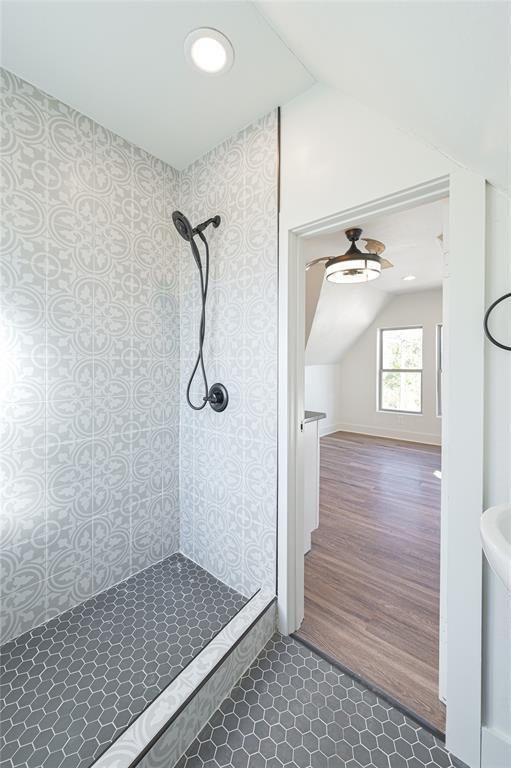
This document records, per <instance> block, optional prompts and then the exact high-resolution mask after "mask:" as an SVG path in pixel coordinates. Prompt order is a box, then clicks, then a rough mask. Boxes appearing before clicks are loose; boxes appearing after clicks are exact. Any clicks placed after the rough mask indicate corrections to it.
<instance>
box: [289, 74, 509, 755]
mask: <svg viewBox="0 0 511 768" xmlns="http://www.w3.org/2000/svg"><path fill="white" fill-rule="evenodd" d="M281 146H282V156H281V184H282V186H281V232H282V238H281V242H280V246H281V252H284V251H285V249H286V248H287V232H288V231H289V230H290V229H293V228H295V227H299V226H302V225H303V224H305V223H306V222H310V221H313V220H315V219H323V218H325V217H327V216H328V215H333V214H335V213H337V212H338V211H345V210H348V209H349V208H351V207H355V206H358V205H361V204H363V203H366V202H367V201H370V200H375V199H377V198H379V197H384V196H386V195H389V194H392V193H394V192H396V191H397V190H401V189H406V188H408V187H413V186H414V185H417V184H420V183H422V182H424V181H425V180H427V179H433V178H436V177H440V176H442V175H444V174H449V173H456V172H457V171H458V170H459V166H457V165H456V164H455V163H454V162H452V161H451V160H449V159H448V158H446V157H445V156H443V155H441V154H440V153H439V152H437V151H436V150H434V149H432V148H428V147H427V146H425V145H423V144H421V143H420V142H418V141H416V140H415V139H413V138H412V137H411V136H409V135H408V134H405V133H401V132H400V131H398V130H396V128H395V127H394V126H392V125H391V124H390V123H389V122H387V121H386V120H385V119H384V118H382V117H381V116H380V115H378V114H376V113H373V112H371V111H370V110H368V109H366V108H364V107H362V106H361V105H360V104H358V103H357V102H355V101H353V100H351V99H348V98H345V97H344V96H341V95H340V94H339V93H337V92H335V91H333V90H331V89H329V88H326V87H324V86H320V85H317V86H314V87H313V88H311V89H310V90H309V91H308V92H307V93H305V94H303V95H302V96H300V97H298V98H297V99H294V100H293V101H292V102H290V103H289V104H287V105H285V106H284V107H283V110H282V144H281ZM494 197H496V193H495V192H494V191H493V190H491V189H490V190H489V194H488V203H489V230H490V233H491V232H492V230H493V229H494V228H495V229H500V235H499V236H498V239H496V236H493V237H491V238H490V240H489V242H488V247H487V254H486V259H487V265H488V289H487V290H488V293H487V298H488V299H489V298H491V297H493V296H494V295H495V293H497V295H498V291H499V290H500V291H501V292H503V291H505V290H506V289H508V286H509V267H508V266H506V265H508V263H509V234H507V240H506V234H505V233H506V231H507V233H508V232H509V230H506V227H508V226H509V225H508V224H506V219H507V220H508V217H509V204H508V203H507V204H506V203H505V202H504V201H503V202H501V203H500V204H499V212H498V214H497V212H496V210H495V205H494V203H495V201H494V200H493V198H494ZM497 216H498V217H500V222H501V223H500V224H499V223H498V222H497ZM490 294H491V295H490ZM507 316H508V317H509V315H507ZM481 322H482V318H481ZM487 346H488V358H487V366H486V376H487V384H489V386H490V388H491V391H490V392H489V394H488V396H487V401H488V412H487V414H486V420H485V429H486V436H485V448H486V452H487V465H486V469H485V483H486V497H487V499H490V498H491V499H492V502H497V501H499V502H505V501H508V500H509V496H510V488H509V481H507V482H506V481H505V480H504V479H503V476H504V475H506V474H507V475H509V473H510V471H509V469H510V468H509V454H510V450H511V434H510V430H509V404H508V399H509V395H508V394H506V393H509V391H510V390H511V374H510V370H509V354H508V355H507V356H506V353H502V354H500V353H499V351H498V350H494V349H493V348H490V347H489V345H487ZM499 414H504V415H505V416H504V418H501V416H500V415H499ZM490 464H491V466H490ZM497 467H498V468H499V469H497ZM486 601H487V604H492V603H493V601H494V595H493V594H492V592H491V590H489V591H487V593H486ZM503 634H504V636H505V637H501V639H500V640H499V638H498V637H497V636H496V632H495V627H494V626H493V624H492V623H491V622H489V621H488V618H487V616H485V623H484V635H485V642H486V648H487V649H491V654H492V656H491V657H492V659H493V662H492V666H489V665H488V660H487V659H486V660H485V666H484V669H483V678H484V684H485V691H486V702H485V720H486V724H487V725H488V726H489V727H490V728H491V729H497V726H498V727H499V729H500V730H501V731H502V732H503V733H507V734H508V736H511V725H510V724H509V719H508V718H507V717H505V716H504V717H503V716H502V715H501V714H500V712H502V708H503V706H504V712H506V711H508V708H509V702H511V686H507V687H506V688H505V690H504V691H503V692H502V684H501V678H502V676H504V675H506V674H507V672H508V670H509V655H508V653H507V652H506V649H505V647H504V646H505V640H506V639H507V643H508V644H509V642H510V639H509V634H508V632H507V629H506V630H505V631H504V633H503ZM471 673H472V671H471V670H470V669H467V670H466V676H467V678H468V676H470V675H471ZM497 710H499V713H497ZM467 738H468V741H470V742H471V743H473V734H472V735H468V737H467ZM462 746H463V745H462ZM461 751H463V748H462V749H461V750H460V752H461ZM460 757H461V754H460ZM477 759H478V758H477V757H476V760H473V761H472V762H474V763H475V762H476V761H477ZM482 763H483V766H485V768H494V766H492V765H491V764H490V763H489V762H488V761H487V760H486V756H485V754H484V752H483V760H482ZM509 764H511V761H510V763H509Z"/></svg>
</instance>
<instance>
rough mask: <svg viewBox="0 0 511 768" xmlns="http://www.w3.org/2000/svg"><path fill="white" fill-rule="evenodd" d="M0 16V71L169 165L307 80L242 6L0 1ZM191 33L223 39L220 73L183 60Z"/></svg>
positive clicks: (187, 158) (182, 162) (258, 17)
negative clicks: (210, 30) (226, 54)
mask: <svg viewBox="0 0 511 768" xmlns="http://www.w3.org/2000/svg"><path fill="white" fill-rule="evenodd" d="M0 13H1V28H2V40H1V46H0V52H1V64H2V66H4V67H6V68H7V69H9V70H11V71H12V72H14V74H16V75H18V76H19V77H22V78H24V79H25V80H28V82H30V83H32V84H33V85H36V86H37V87H39V88H41V89H42V90H44V91H46V92H47V93H49V94H51V95H52V96H55V97H56V98H57V99H60V100H61V101H64V102H65V103H67V104H69V105H70V106H72V107H74V108H75V109H77V110H78V111H80V112H83V113H84V114H86V115H88V116H89V117H91V118H93V119H94V120H96V121H97V122H99V123H101V124H102V125H104V126H106V127H107V128H109V129H110V130H112V131H114V132H115V133H118V134H120V135H121V136H123V137H124V138H125V139H128V141H131V142H132V143H134V144H136V145H138V146H140V147H142V148H143V149H146V150H147V151H148V152H151V153H152V154H154V155H156V156H157V157H159V158H160V159H162V160H165V161H166V162H168V163H169V164H170V165H173V166H174V167H176V168H184V167H185V166H187V165H188V164H189V163H190V162H191V161H192V160H195V159H196V158H197V157H200V156H202V155H203V154H204V153H205V152H207V151H209V150H210V149H211V148H212V147H214V146H216V145H217V144H219V143H220V142H221V141H223V140H224V139H226V138H228V137H229V136H232V135H233V134H234V133H236V131H238V130H239V129H241V128H243V127H245V126H246V125H248V124H249V123H251V122H253V121H254V120H256V119H257V118H259V117H261V115H263V114H265V113H266V112H269V111H270V110H271V109H273V108H274V107H276V106H278V105H279V104H283V103H285V102H286V101H288V100H289V99H292V98H293V97H294V96H296V95H297V94H298V93H301V92H302V91H303V90H305V89H306V88H308V87H309V86H310V85H311V84H312V82H313V80H312V78H311V76H310V75H309V74H308V72H307V71H306V70H305V69H304V67H303V66H302V64H301V63H300V62H299V61H298V59H297V58H296V57H295V55H294V54H293V53H292V52H291V51H290V50H289V48H287V47H286V45H285V44H284V43H283V42H282V40H281V39H280V38H279V37H278V35H277V34H276V33H275V32H274V30H273V29H272V28H271V26H270V25H269V23H268V22H267V21H266V19H265V18H264V17H263V16H262V14H261V13H260V12H259V11H258V9H257V8H256V7H254V5H253V4H252V3H250V2H216V1H215V0H210V2H195V0H186V2H176V1H172V0H167V1H166V2H154V1H153V0H138V2H129V1H128V0H99V1H98V0H69V1H68V2H63V1H62V0H38V1H37V2H28V1H25V0H3V2H2V3H1V6H0ZM197 27H214V28H216V29H219V30H221V31H222V32H224V34H226V35H227V36H228V37H229V39H230V40H231V42H232V45H233V47H234V54H235V61H234V65H233V67H232V69H231V70H230V71H229V72H227V73H226V74H224V75H218V76H208V75H205V74H203V73H201V72H199V71H198V70H195V69H194V68H193V67H191V66H190V65H189V64H188V63H187V61H186V60H185V55H184V50H183V42H184V40H185V37H186V36H187V34H188V33H189V32H190V31H192V30H193V29H196V28H197Z"/></svg>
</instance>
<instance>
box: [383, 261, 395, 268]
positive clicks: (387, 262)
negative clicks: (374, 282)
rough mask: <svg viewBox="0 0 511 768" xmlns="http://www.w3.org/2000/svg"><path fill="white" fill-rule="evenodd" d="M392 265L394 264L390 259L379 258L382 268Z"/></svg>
mask: <svg viewBox="0 0 511 768" xmlns="http://www.w3.org/2000/svg"><path fill="white" fill-rule="evenodd" d="M393 266H394V265H393V263H392V262H391V261H389V260H388V259H382V260H381V268H382V269H390V268H391V267H393Z"/></svg>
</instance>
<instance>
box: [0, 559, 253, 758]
mask: <svg viewBox="0 0 511 768" xmlns="http://www.w3.org/2000/svg"><path fill="white" fill-rule="evenodd" d="M246 603H247V598H245V597H243V596H242V595H240V594H239V593H237V592H235V591H234V590H232V589H230V588H229V587H227V586H226V585H225V584H223V583H222V582H221V581H219V580H218V579H216V578H215V577H213V576H212V575H211V574H210V573H208V572H207V571H205V570H204V569H203V568H201V567H200V566H198V565H196V564H195V563H193V562H192V561H190V560H188V559H187V558H186V557H184V556H183V555H181V554H175V555H172V556H171V557H168V558H167V559H165V560H163V561H162V562H160V563H158V564H157V565H154V566H151V567H150V568H146V569H145V570H144V571H141V572H140V573H137V574H136V575H135V576H132V577H131V578H129V579H128V580H126V581H124V582H122V583H120V584H118V585H117V586H115V587H112V588H111V589H109V590H107V591H106V592H102V593H100V594H98V595H96V596H95V597H93V598H91V599H89V600H87V601H86V602H85V603H82V604H80V605H78V606H76V607H75V608H72V609H71V610H69V611H66V612H65V613H62V614H60V615H59V616H57V617H56V618H54V619H52V620H50V621H49V622H47V623H46V624H44V625H42V626H40V627H37V628H36V629H34V630H31V631H30V632H27V633H25V634H24V635H21V636H20V637H18V638H16V639H15V640H12V641H10V642H8V643H6V644H5V645H4V646H3V647H2V648H1V649H0V650H1V670H0V674H1V677H0V680H1V691H2V712H1V721H2V735H1V741H0V744H1V747H0V768H21V766H23V768H88V767H89V766H91V765H92V764H93V763H94V761H95V760H96V759H97V758H98V757H99V756H100V755H101V754H102V753H103V752H104V751H105V749H106V748H107V747H109V746H110V744H111V743H112V742H113V741H115V739H116V738H117V737H118V736H119V735H120V734H121V733H122V732H123V731H124V730H125V729H126V728H127V727H128V726H129V725H130V724H131V723H132V722H133V721H134V720H135V719H136V718H137V717H138V715H140V713H141V712H142V711H143V710H144V709H145V708H146V707H147V706H148V705H149V704H150V703H151V702H152V701H153V700H154V699H155V698H156V697H157V696H158V694H159V693H160V692H161V691H162V690H163V689H164V688H166V686H167V685H169V683H170V682H171V681H172V680H174V678H175V677H176V676H177V675H178V674H179V673H180V672H181V670H182V669H183V668H184V667H185V666H186V665H187V664H188V663H189V662H190V661H191V660H192V659H193V658H194V657H195V656H196V655H197V654H198V653H199V652H200V651H201V650H202V649H203V648H204V647H205V646H206V645H207V644H208V642H209V641H210V640H211V639H212V638H213V637H214V636H215V635H216V634H217V633H218V632H219V631H220V630H221V629H222V628H223V627H224V626H225V625H226V624H227V623H228V622H229V621H230V620H231V619H232V618H233V617H234V616H235V615H236V614H237V613H238V611H239V610H241V608H242V607H243V606H244V605H245V604H246Z"/></svg>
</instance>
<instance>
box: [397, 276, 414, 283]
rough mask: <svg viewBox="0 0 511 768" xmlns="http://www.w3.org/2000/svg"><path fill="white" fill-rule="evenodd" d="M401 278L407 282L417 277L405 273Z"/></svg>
mask: <svg viewBox="0 0 511 768" xmlns="http://www.w3.org/2000/svg"><path fill="white" fill-rule="evenodd" d="M401 279H402V280H406V282H408V281H409V280H416V279H417V278H416V277H415V275H405V276H404V277H402V278H401Z"/></svg>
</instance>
